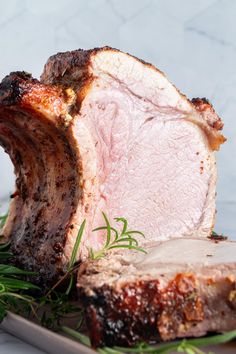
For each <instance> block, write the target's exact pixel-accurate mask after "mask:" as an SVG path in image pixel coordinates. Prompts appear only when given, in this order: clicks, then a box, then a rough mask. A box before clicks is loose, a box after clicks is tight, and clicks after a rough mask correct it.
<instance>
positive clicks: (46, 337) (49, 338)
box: [0, 312, 236, 354]
mask: <svg viewBox="0 0 236 354" xmlns="http://www.w3.org/2000/svg"><path fill="white" fill-rule="evenodd" d="M0 328H2V329H3V330H5V331H6V332H8V333H10V334H12V335H14V336H15V337H18V338H20V339H22V340H23V341H25V342H27V343H29V344H32V345H33V346H35V347H37V348H39V349H41V350H43V351H45V352H46V353H48V354H95V353H96V352H95V351H94V350H93V349H91V348H88V347H86V346H85V345H83V344H80V343H79V342H76V341H74V340H72V339H70V338H67V337H65V336H64V335H60V334H57V333H54V332H52V331H50V330H48V329H46V328H44V327H41V326H39V325H37V324H35V323H33V322H31V321H28V320H26V319H25V318H23V317H21V316H18V315H15V314H13V313H11V312H8V314H7V316H6V317H5V319H4V320H3V322H2V323H1V324H0ZM201 349H202V350H203V351H205V352H206V353H208V352H210V351H211V352H213V353H215V354H236V342H235V341H234V342H231V343H228V344H224V345H218V346H212V347H206V348H201ZM174 353H175V352H173V354H174Z"/></svg>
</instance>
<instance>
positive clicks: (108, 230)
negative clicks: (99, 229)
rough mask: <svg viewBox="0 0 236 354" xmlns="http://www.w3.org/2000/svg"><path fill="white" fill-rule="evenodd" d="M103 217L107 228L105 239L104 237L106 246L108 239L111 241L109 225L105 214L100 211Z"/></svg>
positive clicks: (108, 242)
mask: <svg viewBox="0 0 236 354" xmlns="http://www.w3.org/2000/svg"><path fill="white" fill-rule="evenodd" d="M102 215H103V217H104V219H105V222H106V225H107V226H106V228H107V239H106V243H105V247H107V246H108V245H109V244H110V241H111V225H110V223H109V220H108V218H107V216H106V214H105V213H102Z"/></svg>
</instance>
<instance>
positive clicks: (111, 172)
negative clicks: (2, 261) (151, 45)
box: [0, 48, 224, 280]
mask: <svg viewBox="0 0 236 354" xmlns="http://www.w3.org/2000/svg"><path fill="white" fill-rule="evenodd" d="M220 128H222V123H221V121H220V119H219V117H218V116H217V115H216V114H215V112H214V110H213V108H212V107H211V105H210V104H209V103H207V102H206V101H204V100H195V101H193V103H191V102H190V101H189V100H187V98H186V97H185V96H183V95H181V94H180V93H179V92H178V91H177V90H176V88H175V87H174V86H173V85H171V84H170V83H169V81H168V80H167V79H166V77H165V76H164V74H163V73H161V72H160V71H159V70H157V69H156V68H155V67H153V66H152V65H150V64H146V63H144V62H142V61H140V60H138V59H136V58H134V57H132V56H130V55H128V54H125V53H122V52H120V51H118V50H114V49H111V48H102V49H95V50H90V51H82V50H78V51H74V52H67V53H61V54H57V55H55V56H53V57H51V58H50V59H49V60H48V62H47V64H46V65H45V69H44V72H43V74H42V77H41V82H39V81H37V80H35V79H32V78H31V76H30V75H28V74H25V73H19V72H16V73H12V74H10V75H9V76H7V77H6V78H5V79H4V80H3V81H2V83H1V86H0V141H1V144H2V145H3V147H4V148H5V150H6V151H7V152H8V153H9V154H10V156H11V159H12V161H13V163H14V166H15V173H16V192H15V194H14V196H15V197H14V199H13V201H12V203H11V207H10V215H9V218H8V221H7V224H6V226H5V228H4V231H3V234H4V235H5V236H6V237H10V238H11V242H12V250H13V252H14V253H15V254H16V255H17V259H18V262H19V263H21V264H22V265H24V266H27V267H28V268H30V269H32V270H35V271H38V272H40V274H41V277H42V279H44V280H47V279H48V280H50V279H53V278H55V277H57V276H58V274H59V273H61V272H63V270H65V266H66V264H67V262H68V259H69V258H70V255H71V251H72V248H73V245H74V241H75V238H76V235H77V232H78V228H79V226H80V225H81V223H82V221H83V220H84V219H85V218H86V219H87V228H86V235H85V236H84V238H83V241H82V245H81V247H80V252H79V254H78V258H83V257H86V255H87V252H88V251H87V249H88V247H93V248H95V249H96V248H100V247H101V245H102V244H103V242H104V240H103V237H102V236H101V235H99V234H95V233H91V230H92V228H93V227H94V226H99V225H101V224H102V223H103V221H102V214H101V211H104V212H106V213H107V215H108V217H109V218H112V217H115V216H124V217H126V218H127V219H128V221H129V224H130V225H131V226H132V228H133V229H138V230H141V231H143V232H144V234H145V235H146V238H145V243H150V242H152V241H155V240H167V239H169V238H172V237H181V236H188V237H189V236H197V237H199V238H200V237H205V236H207V235H209V234H210V233H211V230H212V227H213V224H214V217H215V185H216V166H215V159H214V152H213V151H214V150H217V149H218V147H219V145H220V144H221V143H222V142H223V141H224V138H223V136H222V135H221V133H220V132H219V129H220Z"/></svg>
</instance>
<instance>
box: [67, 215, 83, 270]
mask: <svg viewBox="0 0 236 354" xmlns="http://www.w3.org/2000/svg"><path fill="white" fill-rule="evenodd" d="M85 224H86V220H84V221H83V222H82V224H81V226H80V229H79V232H78V235H77V238H76V241H75V244H74V247H73V250H72V253H71V259H70V262H69V265H68V270H71V268H72V267H73V265H74V264H75V260H76V256H77V253H78V249H79V245H80V242H81V239H82V236H83V232H84V228H85Z"/></svg>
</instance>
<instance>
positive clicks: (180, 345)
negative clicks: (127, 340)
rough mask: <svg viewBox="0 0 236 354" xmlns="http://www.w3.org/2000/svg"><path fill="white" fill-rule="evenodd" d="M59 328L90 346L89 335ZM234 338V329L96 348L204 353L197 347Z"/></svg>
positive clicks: (114, 352) (118, 352) (105, 353)
mask: <svg viewBox="0 0 236 354" xmlns="http://www.w3.org/2000/svg"><path fill="white" fill-rule="evenodd" d="M60 330H61V331H62V332H63V333H65V334H67V335H69V336H71V337H72V338H73V339H75V340H77V341H79V342H80V343H82V344H84V345H86V346H91V343H90V340H89V337H87V336H85V335H84V334H82V333H80V332H78V331H75V330H73V329H71V328H69V327H67V326H62V327H60ZM235 338H236V330H234V331H231V332H227V333H223V334H218V335H215V336H211V337H204V338H196V339H183V340H181V341H176V342H172V343H166V344H161V345H158V346H154V345H149V344H147V343H143V342H142V343H140V344H138V345H137V346H135V347H133V348H127V347H113V348H110V347H103V348H98V350H97V351H98V352H99V353H101V354H123V353H137V354H144V353H147V354H170V353H173V352H174V351H177V352H178V353H186V354H205V352H203V351H202V350H200V349H199V347H203V346H204V347H205V346H208V345H218V344H225V343H227V342H230V341H231V340H233V339H235Z"/></svg>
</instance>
